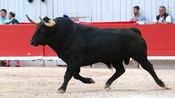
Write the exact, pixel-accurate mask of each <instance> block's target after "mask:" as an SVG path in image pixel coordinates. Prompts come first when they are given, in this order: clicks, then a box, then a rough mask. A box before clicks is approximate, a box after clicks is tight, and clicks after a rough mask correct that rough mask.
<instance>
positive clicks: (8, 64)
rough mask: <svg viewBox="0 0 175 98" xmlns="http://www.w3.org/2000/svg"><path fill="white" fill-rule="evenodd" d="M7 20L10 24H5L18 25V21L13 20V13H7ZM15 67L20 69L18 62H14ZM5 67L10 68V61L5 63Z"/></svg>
mask: <svg viewBox="0 0 175 98" xmlns="http://www.w3.org/2000/svg"><path fill="white" fill-rule="evenodd" d="M9 19H10V22H7V23H6V24H18V23H19V22H18V20H17V19H15V13H13V12H10V13H9ZM15 66H16V67H20V62H19V60H16V61H15ZM6 67H10V60H7V61H6Z"/></svg>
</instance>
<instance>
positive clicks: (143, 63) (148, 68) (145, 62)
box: [134, 57, 165, 88]
mask: <svg viewBox="0 0 175 98" xmlns="http://www.w3.org/2000/svg"><path fill="white" fill-rule="evenodd" d="M134 59H135V60H136V61H138V62H139V63H140V64H141V66H142V67H143V69H145V70H146V71H148V72H149V73H150V74H151V76H152V77H153V78H154V80H155V82H156V83H157V84H158V85H159V86H160V87H163V88H165V83H164V82H163V81H162V80H160V79H159V78H158V76H157V74H156V73H155V71H154V68H153V65H152V64H151V63H150V62H149V61H148V59H147V57H145V58H143V57H139V58H134Z"/></svg>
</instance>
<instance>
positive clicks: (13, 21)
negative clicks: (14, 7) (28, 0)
mask: <svg viewBox="0 0 175 98" xmlns="http://www.w3.org/2000/svg"><path fill="white" fill-rule="evenodd" d="M9 19H10V22H7V23H6V24H18V23H19V22H18V20H17V19H15V13H14V12H10V13H9Z"/></svg>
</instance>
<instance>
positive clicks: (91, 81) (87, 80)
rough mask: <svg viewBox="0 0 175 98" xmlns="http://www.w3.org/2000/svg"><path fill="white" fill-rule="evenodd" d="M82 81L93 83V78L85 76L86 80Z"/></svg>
mask: <svg viewBox="0 0 175 98" xmlns="http://www.w3.org/2000/svg"><path fill="white" fill-rule="evenodd" d="M83 82H84V83H86V84H93V83H95V81H94V80H93V79H91V78H86V80H85V81H83Z"/></svg>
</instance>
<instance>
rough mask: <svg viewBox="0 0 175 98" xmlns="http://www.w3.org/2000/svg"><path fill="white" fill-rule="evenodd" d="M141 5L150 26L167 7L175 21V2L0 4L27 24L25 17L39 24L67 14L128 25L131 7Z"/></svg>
mask: <svg viewBox="0 0 175 98" xmlns="http://www.w3.org/2000/svg"><path fill="white" fill-rule="evenodd" d="M134 5H139V6H140V7H141V13H142V14H144V15H145V16H146V18H147V20H148V22H150V21H152V19H153V18H154V17H155V15H156V14H158V7H159V6H160V5H165V6H166V7H167V9H168V12H169V13H170V14H171V15H172V16H173V18H175V0H46V2H45V3H43V2H41V0H34V2H33V3H28V0H0V8H5V9H7V10H8V11H14V12H16V14H17V19H19V20H20V21H26V18H25V15H26V14H28V15H30V16H31V17H32V18H34V19H36V20H39V19H38V17H39V16H41V17H44V16H49V17H51V18H54V17H58V16H62V15H63V14H68V15H70V16H80V17H82V16H83V17H84V16H85V17H88V18H86V19H81V20H82V21H126V20H130V19H131V17H132V7H133V6H134Z"/></svg>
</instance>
